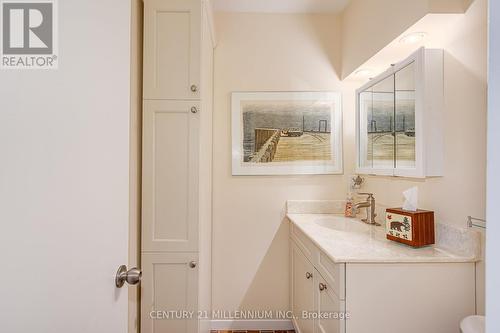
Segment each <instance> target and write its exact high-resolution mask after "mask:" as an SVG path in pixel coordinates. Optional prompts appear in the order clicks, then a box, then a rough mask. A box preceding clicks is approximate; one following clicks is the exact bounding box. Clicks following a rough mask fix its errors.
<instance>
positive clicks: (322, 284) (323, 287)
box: [319, 283, 327, 291]
mask: <svg viewBox="0 0 500 333" xmlns="http://www.w3.org/2000/svg"><path fill="white" fill-rule="evenodd" d="M326 288H327V287H326V284H324V283H320V284H319V290H320V291H323V290H326Z"/></svg>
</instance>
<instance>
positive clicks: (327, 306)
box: [315, 271, 345, 333]
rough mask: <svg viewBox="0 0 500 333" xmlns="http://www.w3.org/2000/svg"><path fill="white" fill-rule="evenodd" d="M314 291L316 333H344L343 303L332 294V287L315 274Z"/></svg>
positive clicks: (317, 273)
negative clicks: (316, 317) (316, 315)
mask: <svg viewBox="0 0 500 333" xmlns="http://www.w3.org/2000/svg"><path fill="white" fill-rule="evenodd" d="M315 273H316V274H315V288H317V289H316V309H315V311H316V313H317V314H318V319H317V320H316V333H344V332H345V321H344V319H343V317H342V316H343V315H344V313H345V302H344V301H341V300H340V299H339V297H338V296H337V295H336V294H335V293H334V292H333V290H332V287H331V286H330V285H329V284H328V283H327V282H326V280H325V279H324V278H323V277H322V276H321V275H320V274H319V272H318V271H316V272H315Z"/></svg>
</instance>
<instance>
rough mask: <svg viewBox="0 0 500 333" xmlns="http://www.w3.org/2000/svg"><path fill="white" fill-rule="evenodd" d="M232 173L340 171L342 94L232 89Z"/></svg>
mask: <svg viewBox="0 0 500 333" xmlns="http://www.w3.org/2000/svg"><path fill="white" fill-rule="evenodd" d="M232 116H233V174H235V175H251V174H315V173H318V174H322V173H339V172H341V168H342V164H341V163H342V156H341V151H342V150H341V128H342V126H341V110H340V95H339V94H337V93H320V92H298V93H292V92H284V93H275V92H269V93H233V96H232Z"/></svg>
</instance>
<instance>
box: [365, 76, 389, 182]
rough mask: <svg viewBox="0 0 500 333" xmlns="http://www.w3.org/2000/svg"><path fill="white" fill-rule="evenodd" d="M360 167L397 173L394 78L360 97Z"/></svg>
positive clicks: (380, 83)
mask: <svg viewBox="0 0 500 333" xmlns="http://www.w3.org/2000/svg"><path fill="white" fill-rule="evenodd" d="M358 103H359V125H358V126H359V140H358V144H359V152H360V155H359V157H358V158H359V161H358V163H359V166H360V168H362V169H367V170H374V171H376V170H379V172H380V174H384V170H386V172H385V174H392V172H393V170H394V152H395V149H394V144H395V139H394V138H395V136H394V76H393V75H391V76H389V77H387V78H385V79H383V80H381V81H380V82H378V83H376V84H374V85H373V86H372V87H370V88H368V89H366V90H364V91H362V92H360V93H359V94H358Z"/></svg>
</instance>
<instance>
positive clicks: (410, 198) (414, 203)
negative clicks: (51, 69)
mask: <svg viewBox="0 0 500 333" xmlns="http://www.w3.org/2000/svg"><path fill="white" fill-rule="evenodd" d="M403 195H404V197H405V203H404V204H403V209H404V210H408V211H411V212H415V211H416V210H417V208H418V187H416V186H414V187H412V188H409V189H407V190H406V191H404V192H403Z"/></svg>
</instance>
